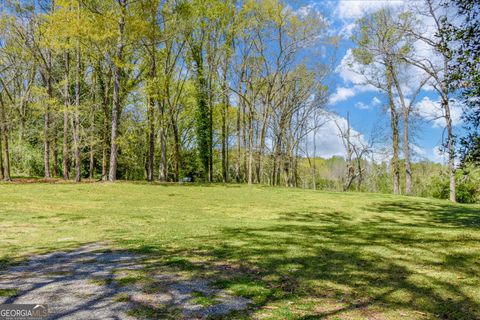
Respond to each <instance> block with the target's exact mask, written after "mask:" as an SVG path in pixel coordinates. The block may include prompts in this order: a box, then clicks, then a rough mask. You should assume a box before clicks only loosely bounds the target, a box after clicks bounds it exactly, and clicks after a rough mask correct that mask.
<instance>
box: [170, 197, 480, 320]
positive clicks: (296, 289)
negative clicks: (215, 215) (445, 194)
mask: <svg viewBox="0 0 480 320" xmlns="http://www.w3.org/2000/svg"><path fill="white" fill-rule="evenodd" d="M451 208H453V210H452V211H449V210H450V209H451ZM451 208H450V207H449V206H446V207H445V208H444V207H442V206H439V205H429V204H425V205H423V204H418V205H417V204H415V205H414V204H411V205H410V204H402V203H396V202H386V203H377V204H375V205H374V206H373V207H371V208H369V210H370V212H373V213H375V212H376V213H382V212H386V211H389V212H390V211H391V213H390V214H389V215H388V216H386V217H382V216H381V215H376V214H374V215H369V216H367V217H366V218H365V219H363V220H360V221H354V222H352V221H351V219H350V218H349V217H348V216H346V215H342V214H341V212H301V213H295V212H285V213H283V214H281V215H280V217H279V219H278V220H277V221H276V223H275V224H273V225H271V226H268V227H263V228H260V227H259V228H246V227H245V228H225V229H223V230H222V234H221V235H220V236H216V237H206V238H199V239H198V243H199V245H198V247H197V248H196V249H195V250H194V249H192V250H190V251H177V252H175V253H172V254H173V255H176V256H182V257H183V258H184V261H197V262H191V263H189V264H188V268H184V266H185V265H187V264H186V263H184V264H181V265H177V268H179V269H180V270H182V269H183V270H187V269H188V272H189V273H191V274H197V275H200V276H205V275H209V276H211V277H214V278H216V279H219V283H220V285H222V286H223V287H224V288H227V289H230V290H232V291H233V292H237V293H238V294H241V295H244V296H247V297H249V298H251V299H252V301H254V304H253V305H252V306H251V308H250V312H270V311H271V315H272V316H273V317H274V318H282V319H283V318H286V316H285V315H284V314H281V313H277V314H276V313H275V312H276V311H275V309H271V310H270V308H272V307H271V306H272V305H277V306H279V307H278V308H279V309H282V305H283V306H287V307H286V308H287V309H290V310H288V312H289V317H291V318H295V319H326V318H335V317H343V316H347V315H349V314H350V315H351V314H353V315H355V316H357V317H362V316H363V317H367V315H369V314H372V313H373V314H377V316H378V317H380V318H384V317H386V316H385V315H386V314H390V315H392V314H393V315H394V316H395V317H402V316H403V317H407V318H409V319H424V318H426V319H430V318H435V319H465V320H467V319H468V320H470V319H480V304H479V303H480V298H475V296H474V294H475V293H473V294H472V291H471V290H470V289H471V288H472V287H473V288H475V287H477V289H474V290H478V286H479V285H480V278H479V274H478V270H479V269H480V264H479V262H480V254H478V253H475V252H473V253H465V252H459V251H461V250H462V249H463V248H465V247H472V246H478V240H479V239H478V238H473V237H468V236H460V235H461V233H462V232H463V229H461V228H459V227H465V226H470V227H474V226H475V225H476V223H477V221H478V220H477V216H476V211H475V208H468V207H464V208H463V207H460V208H457V207H451ZM393 213H395V214H398V215H400V216H401V215H412V220H411V221H413V222H409V220H408V219H403V220H402V219H397V216H396V215H395V214H393ZM448 214H452V215H455V216H456V218H457V219H453V218H450V217H449V216H448ZM163 264H166V263H163ZM469 288H470V289H469ZM469 290H470V291H469ZM289 301H290V302H292V301H295V303H293V304H292V305H289V304H288V302H289ZM312 301H313V306H312V303H311V302H312ZM323 302H328V303H325V304H324V303H323ZM302 303H304V306H301V304H302ZM325 305H327V306H325ZM267 306H269V308H268V309H267V310H268V311H265V307H267ZM275 308H277V307H275ZM259 310H261V311H259ZM282 310H283V309H282ZM278 312H280V311H278Z"/></svg>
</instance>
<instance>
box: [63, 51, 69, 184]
mask: <svg viewBox="0 0 480 320" xmlns="http://www.w3.org/2000/svg"><path fill="white" fill-rule="evenodd" d="M64 59H65V75H64V78H65V79H64V81H65V83H64V85H63V99H64V107H63V179H64V180H68V179H69V162H68V158H69V152H68V149H69V148H68V121H69V119H68V112H69V109H70V92H69V91H70V89H69V87H70V84H69V81H68V80H69V71H70V54H69V53H68V51H65V52H64Z"/></svg>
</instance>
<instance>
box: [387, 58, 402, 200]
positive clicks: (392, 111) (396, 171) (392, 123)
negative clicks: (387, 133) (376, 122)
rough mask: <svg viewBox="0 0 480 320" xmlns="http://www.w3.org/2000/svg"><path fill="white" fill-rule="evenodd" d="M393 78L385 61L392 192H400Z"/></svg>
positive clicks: (389, 66)
mask: <svg viewBox="0 0 480 320" xmlns="http://www.w3.org/2000/svg"><path fill="white" fill-rule="evenodd" d="M392 86H393V79H392V66H391V64H390V63H387V90H388V103H389V107H390V115H391V121H390V126H391V129H392V143H393V158H392V172H393V193H394V194H400V164H399V157H398V153H399V139H398V136H399V135H398V113H397V110H396V109H395V103H394V101H393V91H392Z"/></svg>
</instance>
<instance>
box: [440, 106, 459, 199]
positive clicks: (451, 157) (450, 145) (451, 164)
mask: <svg viewBox="0 0 480 320" xmlns="http://www.w3.org/2000/svg"><path fill="white" fill-rule="evenodd" d="M442 104H443V109H444V110H445V120H446V122H447V152H448V173H449V176H450V201H452V202H457V196H456V181H455V173H456V169H455V143H454V136H453V126H452V117H451V113H450V106H449V103H448V99H442Z"/></svg>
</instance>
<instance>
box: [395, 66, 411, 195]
mask: <svg viewBox="0 0 480 320" xmlns="http://www.w3.org/2000/svg"><path fill="white" fill-rule="evenodd" d="M391 71H392V80H393V82H394V83H395V87H396V89H397V93H398V96H399V98H400V103H401V104H402V111H403V157H404V161H405V194H407V195H410V194H411V193H412V166H411V162H410V139H409V123H408V122H409V118H410V107H409V106H407V103H406V102H405V98H404V96H403V90H402V88H401V87H400V82H399V81H398V78H397V74H396V71H395V70H394V68H393V67H392V68H391Z"/></svg>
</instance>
